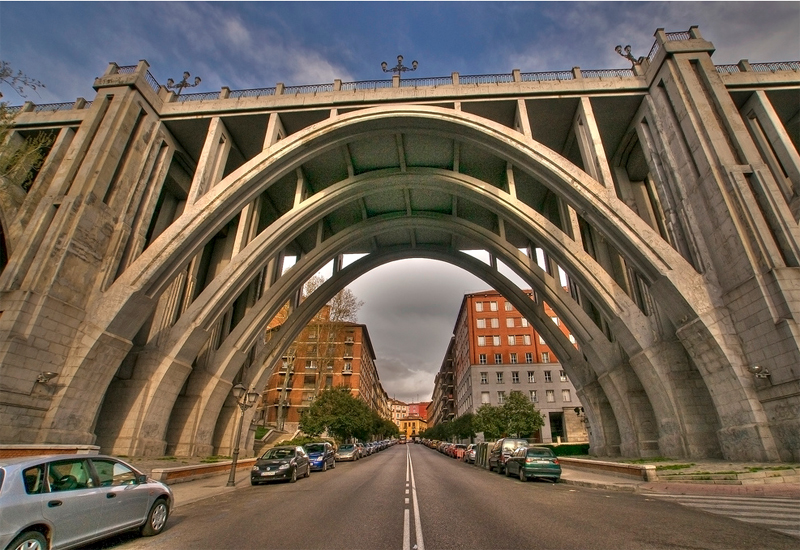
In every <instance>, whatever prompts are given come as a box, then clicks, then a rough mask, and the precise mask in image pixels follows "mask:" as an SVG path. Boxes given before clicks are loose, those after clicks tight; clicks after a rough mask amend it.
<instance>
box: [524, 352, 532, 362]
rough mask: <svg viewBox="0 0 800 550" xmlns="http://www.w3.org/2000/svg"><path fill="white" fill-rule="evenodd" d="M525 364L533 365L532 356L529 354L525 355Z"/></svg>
mask: <svg viewBox="0 0 800 550" xmlns="http://www.w3.org/2000/svg"><path fill="white" fill-rule="evenodd" d="M525 362H526V363H529V364H530V363H533V354H532V353H531V352H527V353H525Z"/></svg>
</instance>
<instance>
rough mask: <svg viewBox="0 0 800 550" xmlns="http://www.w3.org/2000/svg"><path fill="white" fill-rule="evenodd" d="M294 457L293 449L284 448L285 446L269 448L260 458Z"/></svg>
mask: <svg viewBox="0 0 800 550" xmlns="http://www.w3.org/2000/svg"><path fill="white" fill-rule="evenodd" d="M293 457H294V449H286V448H283V449H281V448H275V449H270V450H269V451H267V452H266V453H264V455H263V456H262V457H261V458H267V459H270V458H293Z"/></svg>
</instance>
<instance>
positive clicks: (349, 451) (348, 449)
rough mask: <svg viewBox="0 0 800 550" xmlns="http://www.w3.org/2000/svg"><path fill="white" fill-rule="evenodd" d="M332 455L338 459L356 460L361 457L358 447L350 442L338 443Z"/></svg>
mask: <svg viewBox="0 0 800 550" xmlns="http://www.w3.org/2000/svg"><path fill="white" fill-rule="evenodd" d="M333 456H334V458H335V459H336V460H339V461H342V460H358V459H359V458H361V455H360V453H359V450H358V447H356V446H355V445H353V444H352V443H346V444H344V445H339V448H338V449H337V450H336V453H335V454H334V455H333Z"/></svg>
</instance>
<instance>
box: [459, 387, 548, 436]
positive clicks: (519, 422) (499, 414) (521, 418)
mask: <svg viewBox="0 0 800 550" xmlns="http://www.w3.org/2000/svg"><path fill="white" fill-rule="evenodd" d="M542 426H544V419H543V418H542V415H541V414H540V413H539V411H537V410H536V407H534V406H533V403H531V402H530V400H528V398H527V397H525V396H524V395H522V393H520V392H516V391H513V392H511V394H510V395H509V396H508V397H507V398H506V401H505V403H503V405H502V406H500V407H494V406H492V405H489V404H485V405H481V407H480V408H479V409H478V412H477V413H475V421H474V429H475V431H476V432H483V435H484V437H485V438H486V439H487V440H492V439H498V438H500V437H509V436H510V437H531V436H532V435H533V434H534V433H536V430H538V429H539V428H540V427H542Z"/></svg>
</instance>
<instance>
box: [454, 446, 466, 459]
mask: <svg viewBox="0 0 800 550" xmlns="http://www.w3.org/2000/svg"><path fill="white" fill-rule="evenodd" d="M466 450H467V446H466V445H462V444H461V443H456V444H455V445H453V447H452V449H450V456H452V457H453V458H455V459H456V460H461V459H462V458H464V452H465V451H466Z"/></svg>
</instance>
